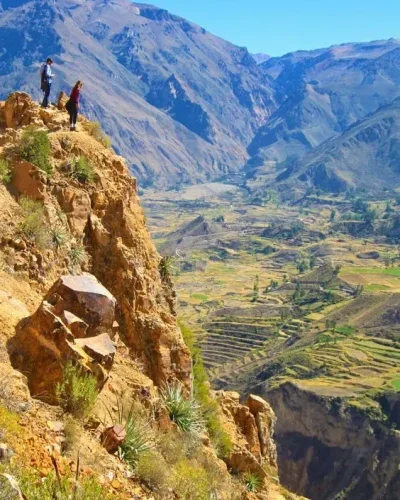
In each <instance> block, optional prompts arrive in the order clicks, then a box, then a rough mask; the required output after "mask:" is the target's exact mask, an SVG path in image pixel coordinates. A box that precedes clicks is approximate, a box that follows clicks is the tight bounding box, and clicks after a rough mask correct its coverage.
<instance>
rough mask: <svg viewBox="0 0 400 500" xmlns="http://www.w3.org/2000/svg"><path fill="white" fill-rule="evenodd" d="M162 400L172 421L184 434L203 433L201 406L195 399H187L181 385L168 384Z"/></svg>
mask: <svg viewBox="0 0 400 500" xmlns="http://www.w3.org/2000/svg"><path fill="white" fill-rule="evenodd" d="M161 399H162V401H163V403H164V405H165V407H166V408H167V410H168V412H169V416H170V419H171V420H172V421H173V422H175V423H176V425H177V426H178V428H179V429H180V430H181V431H182V432H190V433H192V434H201V433H202V432H203V430H204V422H203V419H202V416H201V412H200V406H199V405H198V404H197V402H196V400H195V399H194V398H193V397H190V398H185V396H184V394H183V391H182V385H181V384H179V383H174V384H167V386H166V387H165V389H164V390H163V391H161Z"/></svg>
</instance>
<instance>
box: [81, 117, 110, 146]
mask: <svg viewBox="0 0 400 500" xmlns="http://www.w3.org/2000/svg"><path fill="white" fill-rule="evenodd" d="M82 127H83V129H84V130H85V131H86V132H87V133H88V134H89V135H91V136H92V137H93V138H94V139H96V141H99V142H100V143H101V144H102V145H103V146H104V147H105V148H110V147H111V139H110V138H109V137H108V135H107V134H105V133H104V132H103V131H102V130H101V126H100V123H99V122H90V121H85V122H83V123H82Z"/></svg>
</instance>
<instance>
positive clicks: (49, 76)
mask: <svg viewBox="0 0 400 500" xmlns="http://www.w3.org/2000/svg"><path fill="white" fill-rule="evenodd" d="M52 64H53V60H52V59H51V58H50V57H48V58H47V60H46V63H45V64H43V65H42V68H41V86H40V88H41V90H42V91H43V93H44V97H43V102H42V108H48V107H49V98H50V91H51V84H52V83H53V78H54V75H53V72H52V71H51V65H52Z"/></svg>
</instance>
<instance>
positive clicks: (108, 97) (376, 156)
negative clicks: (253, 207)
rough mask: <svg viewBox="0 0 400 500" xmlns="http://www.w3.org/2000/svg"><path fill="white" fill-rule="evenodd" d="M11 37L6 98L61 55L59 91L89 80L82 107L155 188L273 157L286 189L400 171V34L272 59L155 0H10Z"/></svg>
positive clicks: (3, 3)
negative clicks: (143, 0) (142, 1)
mask: <svg viewBox="0 0 400 500" xmlns="http://www.w3.org/2000/svg"><path fill="white" fill-rule="evenodd" d="M0 43H1V46H2V50H1V52H0V83H1V89H2V90H1V92H0V98H4V97H5V96H6V95H7V94H8V93H9V92H11V91H14V90H16V89H18V90H26V91H28V92H30V93H33V94H34V95H36V96H37V98H38V99H39V98H40V91H39V88H38V87H39V84H38V82H39V66H40V63H41V62H42V61H43V60H44V59H45V58H46V57H47V56H48V55H51V56H52V57H53V59H54V62H55V64H54V72H55V73H56V79H55V82H54V91H53V99H54V98H55V97H56V94H57V92H58V91H60V90H64V91H66V92H69V91H70V88H71V86H72V85H73V84H74V83H75V81H76V80H78V79H81V80H83V81H84V90H83V99H82V110H83V112H84V113H85V114H86V115H88V116H89V117H90V118H91V119H95V120H98V121H101V123H102V126H103V128H104V130H105V131H106V133H108V134H109V135H110V136H111V138H112V141H113V146H114V149H115V150H116V151H117V152H118V153H120V154H122V155H123V156H125V157H126V158H127V160H128V163H129V166H130V169H131V171H132V173H133V174H134V175H136V176H137V177H138V180H139V183H140V185H141V186H142V187H146V186H154V187H156V188H161V187H162V188H176V187H178V186H179V185H182V184H188V183H195V182H204V181H206V180H216V179H224V178H229V176H230V175H231V174H237V173H241V174H245V173H247V174H249V172H250V174H251V175H257V172H259V171H263V170H265V169H269V168H270V165H271V162H274V163H275V164H278V166H279V168H278V171H277V175H276V176H275V177H274V178H273V181H272V182H273V184H276V183H278V184H279V185H280V186H286V185H287V184H288V183H289V184H290V182H292V183H294V184H296V185H297V184H298V183H300V184H299V185H300V186H303V185H304V186H306V185H310V184H315V185H317V186H318V187H320V188H321V189H327V190H343V189H347V188H349V187H350V186H351V187H353V186H355V187H357V186H358V185H359V184H362V182H361V180H360V175H359V174H360V169H361V170H363V169H365V171H366V172H367V171H368V172H369V173H370V172H372V174H374V168H378V166H377V165H378V164H380V163H383V164H384V165H385V169H386V170H387V172H388V173H390V175H388V178H387V179H386V180H385V179H384V180H383V181H382V182H380V183H379V186H380V187H388V186H390V187H393V181H395V182H397V181H398V178H399V177H398V174H399V173H398V172H397V170H398V169H397V167H396V164H397V162H398V160H399V148H398V142H397V141H398V139H397V129H398V124H399V119H400V115H399V106H398V103H397V101H395V100H396V98H397V97H399V96H400V85H399V84H400V64H399V63H400V41H399V40H396V39H390V40H386V41H375V42H370V43H352V44H350V43H349V44H344V45H340V46H335V47H331V48H328V49H320V50H314V51H299V52H294V53H291V54H287V55H284V56H282V57H269V56H267V55H265V54H256V55H252V54H250V53H249V52H248V50H247V49H246V48H243V47H237V46H235V45H233V44H231V43H229V42H227V41H224V40H222V39H221V38H219V37H217V36H214V35H212V34H210V33H208V32H207V31H206V30H205V29H203V28H201V27H199V26H197V25H196V24H194V23H192V22H189V21H187V20H185V19H183V18H181V17H178V16H176V15H173V14H171V13H169V12H168V11H166V10H163V9H159V8H157V7H154V6H151V5H147V4H139V3H132V2H129V1H128V0H57V1H53V0H0ZM389 110H390V111H389ZM389 115H390V116H389ZM389 122H390V123H389ZM364 127H366V129H365V130H366V132H365V130H364ZM371 127H372V129H373V130H374V131H375V133H376V134H377V138H376V140H372V139H371V137H369V136H368V134H369V132H368V131H369V130H371ZM363 131H364V132H363ZM367 136H368V137H369V139H368V140H365V137H367ZM360 137H361V142H362V146H361V144H360V142H359V141H360ZM362 137H364V139H362ZM326 141H328V142H326ZM355 156H356V157H357V161H356V162H353V161H352V160H351V158H353V157H355ZM350 166H351V168H350ZM379 168H380V167H379ZM280 169H281V170H280ZM386 170H385V172H386ZM282 174H283V175H282ZM299 177H300V180H299ZM282 182H283V184H282ZM280 189H281V188H280Z"/></svg>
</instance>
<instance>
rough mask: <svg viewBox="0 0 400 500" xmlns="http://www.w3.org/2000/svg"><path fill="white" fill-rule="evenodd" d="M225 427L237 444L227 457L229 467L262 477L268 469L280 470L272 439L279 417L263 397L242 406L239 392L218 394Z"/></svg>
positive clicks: (252, 397) (233, 441)
mask: <svg viewBox="0 0 400 500" xmlns="http://www.w3.org/2000/svg"><path fill="white" fill-rule="evenodd" d="M216 395H217V400H218V402H219V404H220V406H221V409H222V412H223V417H224V427H225V429H227V431H228V433H229V435H230V437H231V439H232V443H233V449H232V452H231V453H230V455H229V457H228V458H227V460H226V462H227V464H228V467H230V468H231V469H232V470H233V471H236V472H246V471H251V472H254V473H255V474H257V475H259V476H260V477H262V478H265V477H266V476H267V473H266V470H265V466H268V467H270V468H276V465H277V464H276V460H277V459H276V448H275V444H274V442H273V440H272V436H273V432H274V426H275V420H276V419H275V415H274V412H273V411H272V408H271V406H270V405H269V404H268V403H267V402H266V401H264V400H263V399H262V398H260V397H258V396H254V395H250V396H249V397H248V400H247V402H246V404H245V405H243V404H240V395H239V394H238V393H236V392H223V391H221V392H217V393H216Z"/></svg>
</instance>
